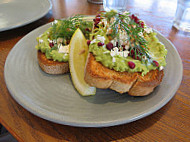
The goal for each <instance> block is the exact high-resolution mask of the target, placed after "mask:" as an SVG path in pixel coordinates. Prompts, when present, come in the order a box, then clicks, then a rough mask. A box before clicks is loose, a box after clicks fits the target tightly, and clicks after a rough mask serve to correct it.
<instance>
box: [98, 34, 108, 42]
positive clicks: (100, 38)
mask: <svg viewBox="0 0 190 142" xmlns="http://www.w3.org/2000/svg"><path fill="white" fill-rule="evenodd" d="M96 39H97V40H99V41H101V42H103V43H104V41H105V40H106V39H105V37H104V36H101V35H97V37H96Z"/></svg>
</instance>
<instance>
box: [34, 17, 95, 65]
mask: <svg viewBox="0 0 190 142" xmlns="http://www.w3.org/2000/svg"><path fill="white" fill-rule="evenodd" d="M92 24H93V23H92V21H91V22H90V21H84V20H82V17H81V16H74V17H70V18H68V19H65V20H55V21H54V22H53V23H52V26H51V27H50V28H48V29H47V30H46V31H45V32H44V33H43V34H42V35H40V36H39V37H37V38H36V40H37V42H38V44H37V45H36V47H35V48H36V49H37V50H40V51H41V52H42V53H44V54H45V56H46V58H47V59H52V60H53V61H58V62H68V60H69V53H62V52H59V48H58V47H60V46H66V45H67V44H68V43H69V41H70V40H71V37H72V35H73V33H74V32H75V30H76V29H77V28H80V29H81V31H82V32H83V34H84V35H85V37H86V38H89V34H90V32H91V29H92ZM59 39H61V41H59ZM50 42H53V47H50V45H49V44H50Z"/></svg>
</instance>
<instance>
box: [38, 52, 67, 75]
mask: <svg viewBox="0 0 190 142" xmlns="http://www.w3.org/2000/svg"><path fill="white" fill-rule="evenodd" d="M37 57H38V63H39V66H40V67H41V69H42V70H43V71H44V72H46V73H48V74H64V73H67V72H69V62H58V61H53V60H49V59H47V58H46V56H45V54H44V53H42V52H41V51H38V52H37Z"/></svg>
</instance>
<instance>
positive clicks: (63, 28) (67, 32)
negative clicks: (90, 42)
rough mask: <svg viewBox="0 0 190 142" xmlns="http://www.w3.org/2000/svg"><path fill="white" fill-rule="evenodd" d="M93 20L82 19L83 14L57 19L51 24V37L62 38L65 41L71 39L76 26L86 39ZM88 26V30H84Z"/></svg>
mask: <svg viewBox="0 0 190 142" xmlns="http://www.w3.org/2000/svg"><path fill="white" fill-rule="evenodd" d="M92 25H93V22H90V21H85V20H83V16H81V15H76V16H73V17H70V18H67V19H64V20H57V22H54V23H53V24H52V34H51V37H50V38H51V39H54V40H56V39H58V38H63V39H66V40H67V41H68V40H70V39H71V37H72V35H73V34H74V32H75V31H76V29H77V28H80V29H81V31H82V32H83V34H84V35H85V37H86V38H87V39H88V38H89V34H90V31H91V30H92ZM86 28H88V29H89V30H86Z"/></svg>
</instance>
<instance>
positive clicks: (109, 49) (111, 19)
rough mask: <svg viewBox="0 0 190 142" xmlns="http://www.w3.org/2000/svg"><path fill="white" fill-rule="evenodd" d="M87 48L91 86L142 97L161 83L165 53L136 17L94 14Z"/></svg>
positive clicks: (110, 13)
mask: <svg viewBox="0 0 190 142" xmlns="http://www.w3.org/2000/svg"><path fill="white" fill-rule="evenodd" d="M88 45H89V51H90V52H89V55H88V59H87V62H86V68H85V81H86V82H87V83H88V84H89V85H90V86H94V87H97V88H102V89H106V88H110V89H113V90H115V91H117V92H119V93H125V92H128V94H129V95H132V96H145V95H148V94H149V93H151V92H152V91H153V89H154V88H155V87H156V86H158V85H159V84H160V83H161V81H162V78H163V76H164V71H163V68H164V66H166V60H165V58H166V55H167V50H166V49H165V47H164V45H163V44H162V43H160V42H159V40H158V39H157V37H156V33H155V32H153V30H152V29H151V28H148V27H147V25H146V24H145V22H144V21H142V20H140V19H139V18H138V17H137V16H135V15H133V14H132V15H131V14H130V13H129V12H124V13H118V12H116V11H113V10H112V11H109V12H101V13H99V14H97V15H96V17H95V19H94V27H93V30H92V34H91V38H90V40H89V41H88Z"/></svg>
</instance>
